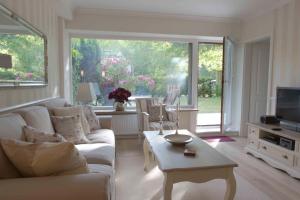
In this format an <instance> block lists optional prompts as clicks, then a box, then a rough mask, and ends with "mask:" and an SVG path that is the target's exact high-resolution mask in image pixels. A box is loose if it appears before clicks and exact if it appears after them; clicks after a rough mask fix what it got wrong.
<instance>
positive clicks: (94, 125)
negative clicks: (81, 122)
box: [83, 106, 101, 132]
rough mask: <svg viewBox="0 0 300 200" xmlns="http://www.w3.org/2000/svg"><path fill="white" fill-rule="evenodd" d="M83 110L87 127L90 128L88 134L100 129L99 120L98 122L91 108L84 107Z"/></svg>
mask: <svg viewBox="0 0 300 200" xmlns="http://www.w3.org/2000/svg"><path fill="white" fill-rule="evenodd" d="M83 110H84V114H85V117H86V119H87V122H88V123H89V126H90V132H92V131H94V130H98V129H101V126H100V124H99V120H98V118H97V116H96V114H95V112H94V110H93V108H92V106H84V107H83Z"/></svg>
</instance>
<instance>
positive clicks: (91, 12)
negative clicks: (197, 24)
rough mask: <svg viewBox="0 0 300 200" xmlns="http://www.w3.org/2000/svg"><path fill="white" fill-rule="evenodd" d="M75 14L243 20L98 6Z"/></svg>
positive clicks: (79, 9) (77, 11)
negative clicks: (99, 7)
mask: <svg viewBox="0 0 300 200" xmlns="http://www.w3.org/2000/svg"><path fill="white" fill-rule="evenodd" d="M74 15H108V16H109V15H111V16H121V17H122V16H128V17H148V18H167V19H183V20H194V21H204V22H221V23H240V22H241V20H239V19H236V18H228V17H226V18H225V17H206V16H199V15H184V14H168V13H157V12H141V11H129V10H115V9H98V8H77V9H75V12H74Z"/></svg>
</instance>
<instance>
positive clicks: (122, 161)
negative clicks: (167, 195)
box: [116, 137, 300, 200]
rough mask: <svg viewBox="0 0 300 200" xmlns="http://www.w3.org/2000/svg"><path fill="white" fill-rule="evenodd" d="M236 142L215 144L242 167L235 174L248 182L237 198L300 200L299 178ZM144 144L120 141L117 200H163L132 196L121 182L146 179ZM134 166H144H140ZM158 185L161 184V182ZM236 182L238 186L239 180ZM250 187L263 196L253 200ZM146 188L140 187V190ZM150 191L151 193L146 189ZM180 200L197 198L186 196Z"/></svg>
mask: <svg viewBox="0 0 300 200" xmlns="http://www.w3.org/2000/svg"><path fill="white" fill-rule="evenodd" d="M234 139H235V140H236V142H223V143H216V144H212V145H213V146H215V148H216V149H217V150H218V151H220V152H221V153H223V154H224V155H226V156H227V157H229V158H230V159H232V160H233V161H235V162H237V163H238V164H239V167H237V168H235V171H234V173H235V175H236V176H238V177H240V179H243V180H245V182H247V184H244V185H243V187H239V185H237V190H242V191H237V193H239V195H238V197H237V198H236V199H242V200H244V199H257V200H263V199H272V200H300V181H299V180H298V179H294V178H292V177H290V176H288V175H287V174H286V173H285V172H282V171H280V170H277V169H274V168H272V167H270V166H269V165H268V164H267V163H265V162H264V161H262V160H260V159H257V158H255V157H253V156H251V155H248V154H246V153H245V152H244V150H243V148H244V146H245V144H246V139H245V138H238V137H235V138H234ZM141 144H142V141H141V140H138V139H122V140H117V145H116V146H117V162H116V163H117V180H118V181H117V200H121V199H122V200H123V199H128V200H131V199H140V200H144V199H145V200H146V199H160V198H158V197H157V198H148V197H146V194H140V196H138V195H135V196H131V195H132V193H131V192H130V191H128V190H130V187H128V186H126V185H124V182H123V180H122V179H123V178H124V177H126V178H127V179H128V178H130V176H132V184H134V183H135V181H136V182H138V183H141V180H140V179H142V177H135V176H136V175H139V176H147V174H144V173H143V172H142V167H143V166H142V164H143V163H142V162H143V153H142V145H141ZM134 165H141V166H138V167H137V166H134ZM140 168H141V169H140ZM131 170H136V172H132V171H131ZM143 180H144V179H143ZM155 183H156V184H159V183H160V180H159V181H156V182H155ZM237 183H238V184H239V181H238V182H237ZM240 183H241V181H240ZM250 185H251V188H252V187H253V188H255V190H257V191H259V192H260V193H262V194H263V195H260V196H261V197H257V196H256V197H255V198H254V197H253V198H251V197H252V195H254V194H253V191H254V190H253V189H252V190H250V189H249V190H247V187H249V186H250ZM145 187H146V186H145ZM145 187H142V186H141V188H145ZM148 187H149V186H148ZM132 188H134V187H132ZM153 190H154V189H153ZM147 192H148V193H151V190H147ZM241 192H242V195H241ZM145 193H146V192H145ZM149 195H150V194H149ZM173 197H174V196H173ZM181 199H198V198H196V197H194V198H192V197H189V198H188V197H187V198H181ZM207 199H210V198H207Z"/></svg>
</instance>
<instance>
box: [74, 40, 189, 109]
mask: <svg viewBox="0 0 300 200" xmlns="http://www.w3.org/2000/svg"><path fill="white" fill-rule="evenodd" d="M190 49H191V44H190V43H185V42H171V41H141V40H106V39H83V38H72V66H73V79H72V80H73V97H74V100H76V94H77V88H78V85H79V83H80V82H92V83H94V84H93V85H94V88H95V92H96V95H97V102H94V103H95V104H96V105H99V106H111V105H112V104H113V102H112V101H111V100H109V99H108V94H109V92H111V91H112V90H113V89H114V88H118V87H123V88H126V89H128V90H130V91H131V92H132V94H133V97H137V96H152V97H160V98H164V97H166V96H167V95H168V94H169V93H171V92H174V91H173V90H178V91H179V90H180V95H181V103H182V104H183V105H188V104H189V103H190V95H189V93H190V85H191V84H190V81H191V80H190V77H191V76H190V73H191V70H190V69H191V66H190V65H191V64H190V63H191V58H190V57H191V50H190ZM174 88H175V89H174ZM176 88H177V89H176Z"/></svg>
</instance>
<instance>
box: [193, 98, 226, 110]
mask: <svg viewBox="0 0 300 200" xmlns="http://www.w3.org/2000/svg"><path fill="white" fill-rule="evenodd" d="M198 109H199V113H220V112H221V97H210V98H203V97H198Z"/></svg>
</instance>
